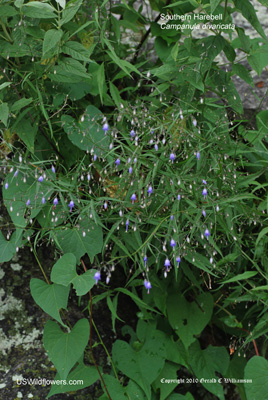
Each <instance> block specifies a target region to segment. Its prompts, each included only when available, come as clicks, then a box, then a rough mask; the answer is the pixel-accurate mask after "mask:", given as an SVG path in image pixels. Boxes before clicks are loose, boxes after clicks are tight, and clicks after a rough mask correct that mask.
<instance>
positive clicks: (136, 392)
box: [126, 379, 147, 400]
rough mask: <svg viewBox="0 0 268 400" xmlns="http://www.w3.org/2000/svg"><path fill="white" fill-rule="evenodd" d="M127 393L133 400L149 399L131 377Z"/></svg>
mask: <svg viewBox="0 0 268 400" xmlns="http://www.w3.org/2000/svg"><path fill="white" fill-rule="evenodd" d="M126 393H127V395H128V397H129V399H131V400H147V398H146V396H145V393H144V392H143V391H142V390H141V388H140V387H139V386H138V385H137V383H136V382H134V381H132V380H131V379H130V380H129V382H128V385H127V387H126Z"/></svg>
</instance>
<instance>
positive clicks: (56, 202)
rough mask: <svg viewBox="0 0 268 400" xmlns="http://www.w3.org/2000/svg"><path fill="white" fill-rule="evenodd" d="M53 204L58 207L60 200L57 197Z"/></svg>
mask: <svg viewBox="0 0 268 400" xmlns="http://www.w3.org/2000/svg"><path fill="white" fill-rule="evenodd" d="M53 204H54V206H55V207H56V205H57V204H59V200H58V198H57V197H55V199H54V200H53Z"/></svg>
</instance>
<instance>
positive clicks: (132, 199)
mask: <svg viewBox="0 0 268 400" xmlns="http://www.w3.org/2000/svg"><path fill="white" fill-rule="evenodd" d="M136 199H137V197H136V195H135V193H133V195H132V196H131V201H132V204H134V201H135V200H136Z"/></svg>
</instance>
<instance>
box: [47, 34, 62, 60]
mask: <svg viewBox="0 0 268 400" xmlns="http://www.w3.org/2000/svg"><path fill="white" fill-rule="evenodd" d="M62 35H63V32H62V30H61V29H50V30H49V31H46V33H45V37H44V41H43V56H44V55H45V54H46V53H48V52H49V51H50V50H52V49H53V48H54V47H56V46H57V44H58V43H59V41H60V40H61V38H62Z"/></svg>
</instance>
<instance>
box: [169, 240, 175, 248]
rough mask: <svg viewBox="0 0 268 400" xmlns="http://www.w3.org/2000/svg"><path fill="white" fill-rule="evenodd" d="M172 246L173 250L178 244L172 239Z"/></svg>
mask: <svg viewBox="0 0 268 400" xmlns="http://www.w3.org/2000/svg"><path fill="white" fill-rule="evenodd" d="M170 246H171V247H173V248H174V247H175V246H176V242H175V240H174V239H171V241H170Z"/></svg>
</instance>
